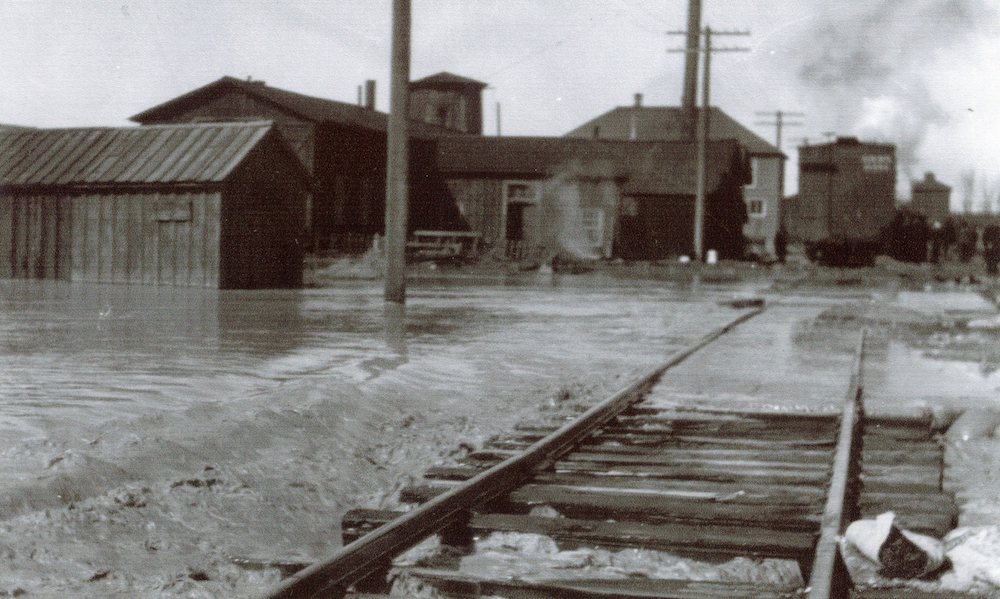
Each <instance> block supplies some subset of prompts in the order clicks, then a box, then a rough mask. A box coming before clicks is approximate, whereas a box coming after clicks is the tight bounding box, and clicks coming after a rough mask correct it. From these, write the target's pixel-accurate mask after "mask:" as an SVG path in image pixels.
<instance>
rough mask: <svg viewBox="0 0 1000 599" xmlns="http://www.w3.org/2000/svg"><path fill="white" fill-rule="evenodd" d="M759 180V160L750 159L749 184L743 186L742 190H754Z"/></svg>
mask: <svg viewBox="0 0 1000 599" xmlns="http://www.w3.org/2000/svg"><path fill="white" fill-rule="evenodd" d="M759 178H760V159H759V158H751V159H750V182H749V183H747V184H746V185H744V186H743V188H744V189H756V188H757V182H758V181H759Z"/></svg>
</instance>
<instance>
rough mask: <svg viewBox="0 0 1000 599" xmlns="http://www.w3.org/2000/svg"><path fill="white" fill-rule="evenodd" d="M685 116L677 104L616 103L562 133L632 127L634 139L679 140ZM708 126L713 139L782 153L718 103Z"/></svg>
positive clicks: (607, 132)
mask: <svg viewBox="0 0 1000 599" xmlns="http://www.w3.org/2000/svg"><path fill="white" fill-rule="evenodd" d="M699 112H700V109H699ZM689 116H690V115H689V113H688V111H687V110H685V109H684V108H680V107H678V106H638V107H636V106H619V107H618V108H614V109H612V110H609V111H608V112H606V113H604V114H602V115H601V116H599V117H597V118H595V119H591V120H590V121H587V122H586V123H584V124H583V125H581V126H579V127H577V128H576V129H573V130H572V131H570V132H569V133H567V134H566V137H580V138H593V137H594V128H595V127H596V128H597V137H598V138H600V139H630V137H631V134H632V131H633V130H634V131H635V138H636V140H638V141H682V140H685V139H687V138H688V136H689V130H688V118H689ZM708 129H709V139H711V140H713V141H714V140H723V139H735V140H736V141H738V142H740V143H741V144H743V146H744V147H746V149H747V151H748V152H750V153H751V154H758V155H773V156H784V154H783V153H782V152H781V151H780V150H778V148H776V147H775V146H774V145H773V144H771V143H770V142H768V141H766V140H764V139H763V138H762V137H760V136H759V135H757V134H756V133H754V132H753V131H751V130H749V129H747V128H746V127H744V126H743V125H741V124H740V123H739V122H738V121H737V120H736V119H734V118H733V117H731V116H729V115H728V114H726V113H725V112H723V111H722V110H721V109H719V108H718V107H715V106H713V107H712V108H711V109H710V112H709V119H708Z"/></svg>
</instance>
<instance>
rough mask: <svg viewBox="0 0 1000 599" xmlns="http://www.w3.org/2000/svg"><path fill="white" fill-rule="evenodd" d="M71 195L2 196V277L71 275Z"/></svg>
mask: <svg viewBox="0 0 1000 599" xmlns="http://www.w3.org/2000/svg"><path fill="white" fill-rule="evenodd" d="M70 226H71V215H70V210H69V199H68V198H65V197H60V196H54V195H7V196H2V197H0V277H7V278H11V277H13V278H20V279H68V278H69V277H70V268H69V259H70V247H69V239H70Z"/></svg>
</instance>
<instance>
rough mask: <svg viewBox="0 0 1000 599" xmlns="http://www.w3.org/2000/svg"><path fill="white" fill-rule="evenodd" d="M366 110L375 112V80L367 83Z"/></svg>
mask: <svg viewBox="0 0 1000 599" xmlns="http://www.w3.org/2000/svg"><path fill="white" fill-rule="evenodd" d="M365 108H367V109H368V110H375V80H374V79H369V80H367V81H365Z"/></svg>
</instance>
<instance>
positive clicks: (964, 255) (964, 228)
mask: <svg viewBox="0 0 1000 599" xmlns="http://www.w3.org/2000/svg"><path fill="white" fill-rule="evenodd" d="M975 255H976V230H975V229H974V228H973V227H972V225H970V224H969V223H967V222H965V221H962V223H961V224H959V225H958V259H959V260H961V261H962V262H966V263H967V262H969V260H972V257H973V256H975Z"/></svg>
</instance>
